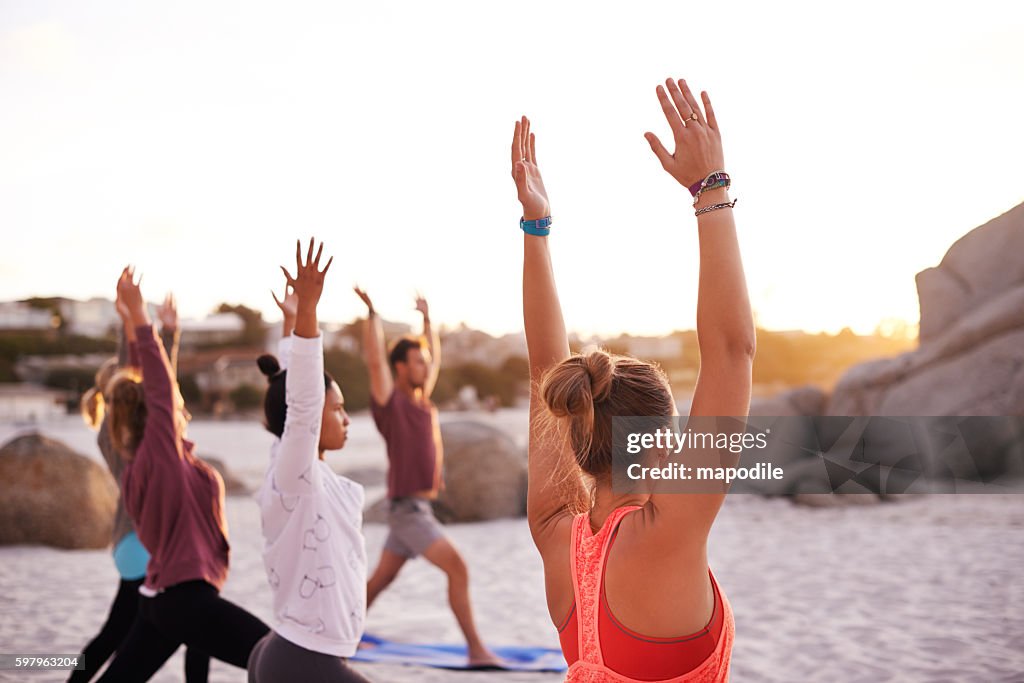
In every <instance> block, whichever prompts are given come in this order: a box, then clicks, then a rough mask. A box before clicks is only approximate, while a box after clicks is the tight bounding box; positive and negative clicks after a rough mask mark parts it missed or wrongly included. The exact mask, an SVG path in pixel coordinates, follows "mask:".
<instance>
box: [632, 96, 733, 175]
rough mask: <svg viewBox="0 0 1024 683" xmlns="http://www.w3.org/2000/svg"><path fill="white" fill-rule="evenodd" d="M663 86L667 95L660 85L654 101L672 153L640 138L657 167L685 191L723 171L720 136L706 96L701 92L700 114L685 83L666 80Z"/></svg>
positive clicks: (653, 137) (657, 142)
mask: <svg viewBox="0 0 1024 683" xmlns="http://www.w3.org/2000/svg"><path fill="white" fill-rule="evenodd" d="M665 85H666V86H667V88H668V90H667V92H666V89H665V88H663V87H662V86H660V85H659V86H658V88H657V93H658V101H659V102H661V109H662V111H663V112H664V113H665V118H666V119H667V120H668V125H669V128H671V129H672V137H673V138H674V140H675V151H674V152H673V153H672V154H669V153H668V150H666V149H665V146H664V145H663V144H661V140H659V139H658V136H657V135H655V134H654V133H644V137H645V138H647V142H649V143H650V145H651V150H652V151H653V152H654V154H655V156H657V157H658V161H660V162H661V167H662V168H664V169H665V170H666V171H667V172H668V173H669V175H671V176H672V177H673V178H675V179H676V180H678V181H679V183H680V184H681V185H682V186H683V187H687V188H688V187H690V186H691V185H694V184H696V183H698V182H700V181H701V180H704V178H706V177H707V176H708V174H710V173H713V172H714V171H718V170H725V157H724V154H723V153H722V136H721V133H720V132H719V130H718V120H717V119H716V118H715V110H714V109H713V108H712V107H711V98H710V97H708V94H707V93H706V92H701V99H702V100H703V101H704V111H701V107H700V105H699V104H698V103H697V100H696V99H695V98H694V96H693V93H692V92H690V88H689V86H687V85H686V81H684V80H682V79H680V80H679V81H678V82H677V81H674V80H672V79H671V78H670V79H668V80H667V81H665ZM705 112H706V115H705Z"/></svg>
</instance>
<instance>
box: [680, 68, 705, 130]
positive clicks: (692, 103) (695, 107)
mask: <svg viewBox="0 0 1024 683" xmlns="http://www.w3.org/2000/svg"><path fill="white" fill-rule="evenodd" d="M679 89H680V90H682V92H683V97H684V98H685V99H686V104H687V105H689V107H690V109H691V110H692V111H693V113H694V114H696V115H697V122H698V123H700V124H701V125H704V124H705V123H707V122H706V121H705V120H704V112H702V111H701V110H700V105H699V104H697V98H696V97H694V96H693V93H692V92H690V86H688V85H687V84H686V81H685V80H683V79H682V78H680V79H679Z"/></svg>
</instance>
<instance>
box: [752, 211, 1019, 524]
mask: <svg viewBox="0 0 1024 683" xmlns="http://www.w3.org/2000/svg"><path fill="white" fill-rule="evenodd" d="M917 288H918V297H919V299H920V307H921V323H920V340H919V344H918V348H917V349H915V350H914V351H911V352H908V353H904V354H902V355H900V356H896V357H894V358H882V359H878V360H873V361H868V362H866V363H861V364H859V365H855V366H853V367H852V368H850V369H849V370H848V371H847V372H846V374H844V375H843V377H842V378H841V379H840V381H839V382H838V384H837V385H836V387H835V389H834V390H833V392H832V394H831V396H830V397H827V398H824V400H822V399H823V397H822V396H820V395H819V394H817V393H815V392H814V391H813V390H809V389H807V388H800V389H795V390H792V391H790V392H786V393H784V394H780V395H779V396H776V397H772V398H770V399H758V400H755V401H753V402H752V403H751V409H750V414H751V415H753V416H775V415H778V416H788V417H789V419H788V420H787V421H785V422H782V423H779V424H778V427H779V431H778V433H777V434H775V435H773V436H774V437H775V439H774V440H775V441H777V442H778V443H777V444H776V446H777V448H776V449H775V452H773V453H772V454H771V455H772V459H773V462H775V464H778V465H780V466H783V467H784V468H785V473H786V476H785V479H784V480H783V481H781V482H770V481H769V482H757V483H750V484H747V485H746V486H745V487H742V488H743V489H744V490H756V491H758V492H761V493H767V494H779V493H783V494H795V495H794V500H796V501H797V502H803V503H805V504H809V505H835V504H853V503H864V502H872V501H875V500H878V495H877V494H878V493H879V492H880V491H882V490H883V488H884V489H885V490H886V491H888V490H893V488H892V487H891V481H890V482H889V483H890V486H888V487H882V486H876V485H875V484H876V483H877V482H869V483H868V484H867V485H865V484H864V483H863V482H864V481H867V479H866V478H861V479H860V480H858V481H853V480H850V481H847V482H845V483H844V487H845V490H846V491H847V492H848V493H849V494H850V495H842V496H835V495H830V494H821V493H819V492H820V491H822V490H828V487H829V485H830V484H834V482H835V479H833V478H831V477H829V476H828V472H827V471H826V468H825V467H824V463H823V462H822V461H821V458H820V457H816V456H815V455H814V454H815V453H816V452H821V451H823V450H828V448H827V443H826V442H828V441H829V440H830V438H831V437H829V436H828V435H826V434H823V432H822V430H823V429H824V430H826V431H827V430H829V429H835V428H836V426H839V427H841V426H842V423H841V422H836V423H835V424H834V425H829V424H825V422H824V421H820V422H815V421H814V420H813V418H812V416H814V415H827V416H892V417H902V416H908V417H909V416H933V417H936V418H939V419H935V420H931V421H928V422H927V423H926V422H920V423H915V425H913V426H911V425H909V424H904V423H900V422H887V421H885V420H874V421H872V423H873V427H872V428H871V432H870V439H869V440H870V442H871V444H872V446H873V449H872V454H873V457H877V456H879V455H881V462H883V463H887V464H888V465H889V466H893V467H896V466H897V464H898V463H899V461H900V459H901V458H905V457H908V456H910V457H912V458H913V459H914V462H915V463H916V464H915V467H916V468H918V469H917V470H916V471H919V472H921V473H923V474H925V475H926V476H929V477H938V478H939V479H943V478H944V477H945V478H947V479H948V478H949V477H952V478H954V479H958V480H964V479H966V480H972V481H985V482H991V481H997V480H1002V479H1001V478H1006V477H1019V476H1021V475H1022V474H1024V472H1022V471H1021V470H1022V467H1024V420H1022V419H1021V418H1020V416H1024V204H1022V205H1020V206H1018V207H1016V208H1014V209H1012V210H1010V211H1008V212H1007V213H1005V214H1003V215H1002V216H999V217H998V218H995V219H993V220H991V221H989V222H988V223H986V224H985V225H982V226H981V227H979V228H976V229H974V230H972V231H971V232H969V233H968V234H966V235H965V236H964V237H962V238H961V239H959V240H957V241H956V242H955V243H954V244H953V246H952V247H950V249H949V251H948V252H947V253H946V255H945V256H944V257H943V259H942V261H941V262H940V263H939V265H938V266H936V267H934V268H928V269H926V270H924V271H922V272H920V273H918V275H917ZM799 416H806V417H808V419H807V420H806V421H801V420H799V419H793V418H794V417H799ZM968 416H1017V417H1006V418H1003V419H992V418H985V417H980V418H979V417H968ZM781 430H784V431H781ZM910 432H913V434H911V433H910ZM864 438H867V436H865V437H864ZM951 444H953V445H954V446H955V447H951ZM954 452H955V453H956V454H957V455H956V456H954V455H951V454H952V453H954ZM889 460H891V462H887V461H889ZM893 472H894V473H896V474H899V470H898V469H896V470H893ZM832 474H833V475H834V474H835V470H833V472H832ZM903 475H904V476H909V477H911V478H912V474H907V473H906V472H903ZM898 489H899V487H898V486H897V487H896V490H898ZM884 495H885V496H887V495H888V494H884Z"/></svg>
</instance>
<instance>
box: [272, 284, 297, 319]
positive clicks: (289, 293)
mask: <svg viewBox="0 0 1024 683" xmlns="http://www.w3.org/2000/svg"><path fill="white" fill-rule="evenodd" d="M270 296H272V297H274V303H275V304H277V307H278V308H280V309H281V314H282V315H284V317H285V318H294V317H295V314H296V313H298V311H299V296H298V294H296V293H295V290H294V289H292V288H291V286H289V285H285V286H284V298H283V299H278V298H277V294H276V293H275V292H274V290H270Z"/></svg>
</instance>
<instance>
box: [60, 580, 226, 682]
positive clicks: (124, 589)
mask: <svg viewBox="0 0 1024 683" xmlns="http://www.w3.org/2000/svg"><path fill="white" fill-rule="evenodd" d="M141 585H142V579H135V580H133V581H129V580H127V579H121V583H120V585H119V586H118V588H117V595H116V596H114V602H113V603H112V604H111V605H110V614H108V615H107V621H106V623H104V624H103V626H102V627H101V628H100V632H99V633H97V634H96V637H95V638H93V639H92V640H91V641H89V644H88V645H86V646H85V650H84V651H83V652H82V661H83V662H84V664H85V669H81V670H78V671H72V672H71V678H69V679H68V683H88V682H89V681H90V680H91V679H92V677H93V676H95V675H96V674H97V672H99V670H100V669H102V668H103V665H104V664H106V663H107V660H108V659H110V655H112V654H114V652H115V651H117V649H118V648H119V647H120V645H121V643H122V642H123V641H124V639H125V636H127V635H128V632H129V631H130V630H131V628H132V624H133V623H134V622H135V617H136V615H137V614H138V611H139V600H140V599H142V596H140V595H139V586H141ZM209 673H210V657H209V655H207V654H206V653H204V652H201V651H199V650H197V649H196V648H194V647H190V648H188V650H187V651H186V652H185V680H186V681H187V683H206V679H207V676H208V675H209Z"/></svg>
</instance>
